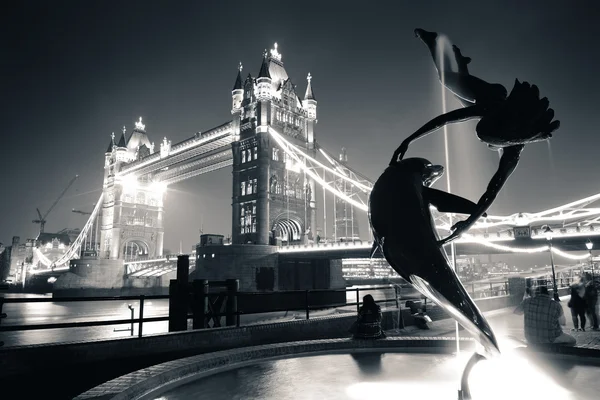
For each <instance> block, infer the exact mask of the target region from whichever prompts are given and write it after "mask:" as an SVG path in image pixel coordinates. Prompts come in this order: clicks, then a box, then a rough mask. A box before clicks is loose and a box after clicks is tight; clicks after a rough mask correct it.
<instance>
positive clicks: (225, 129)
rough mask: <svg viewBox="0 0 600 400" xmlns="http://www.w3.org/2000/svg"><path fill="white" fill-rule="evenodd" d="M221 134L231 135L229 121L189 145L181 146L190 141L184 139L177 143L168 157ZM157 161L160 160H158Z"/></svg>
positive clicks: (126, 170)
mask: <svg viewBox="0 0 600 400" xmlns="http://www.w3.org/2000/svg"><path fill="white" fill-rule="evenodd" d="M221 133H226V134H229V135H231V134H232V131H231V121H230V122H226V123H224V124H223V125H221V126H218V127H216V128H214V130H210V131H208V132H204V134H203V135H202V136H204V135H206V136H205V137H201V138H200V139H198V140H195V141H191V142H190V144H189V145H183V143H185V142H186V141H187V140H190V139H186V140H184V141H183V142H181V143H177V144H175V145H173V146H171V152H170V153H169V156H171V155H176V154H179V153H181V152H183V151H186V150H189V149H191V148H194V147H196V146H200V145H202V144H204V143H206V142H207V141H210V140H213V139H215V138H214V137H215V136H217V135H219V134H221ZM177 146H181V147H177ZM157 153H158V152H157ZM155 154H156V153H155ZM159 160H160V158H159ZM156 161H157V160H156V159H155V158H153V159H152V160H146V161H141V162H140V163H139V164H136V165H131V166H129V168H125V169H123V171H121V173H122V174H125V173H131V172H134V171H135V170H137V169H140V168H142V167H145V166H147V165H149V164H151V163H153V162H156Z"/></svg>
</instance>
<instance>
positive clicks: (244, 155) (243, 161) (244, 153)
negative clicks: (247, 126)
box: [242, 150, 246, 164]
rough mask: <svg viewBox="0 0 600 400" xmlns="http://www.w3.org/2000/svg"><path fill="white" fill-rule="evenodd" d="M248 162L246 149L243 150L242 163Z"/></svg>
mask: <svg viewBox="0 0 600 400" xmlns="http://www.w3.org/2000/svg"><path fill="white" fill-rule="evenodd" d="M245 162H246V150H242V164H243V163H245Z"/></svg>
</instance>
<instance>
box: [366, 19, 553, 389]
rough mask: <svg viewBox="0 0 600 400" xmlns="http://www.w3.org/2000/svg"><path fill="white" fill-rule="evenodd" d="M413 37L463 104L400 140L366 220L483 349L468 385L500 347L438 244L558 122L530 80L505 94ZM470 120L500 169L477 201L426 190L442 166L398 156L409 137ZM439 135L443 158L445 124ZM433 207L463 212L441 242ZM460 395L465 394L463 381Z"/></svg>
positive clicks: (402, 267)
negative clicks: (497, 156) (527, 147)
mask: <svg viewBox="0 0 600 400" xmlns="http://www.w3.org/2000/svg"><path fill="white" fill-rule="evenodd" d="M415 36H416V37H418V38H420V39H421V40H422V41H423V43H424V44H425V45H426V46H427V48H428V49H429V51H430V53H431V56H432V58H433V61H434V63H435V66H436V69H437V72H438V77H439V79H440V81H441V83H442V85H443V86H444V87H445V88H446V89H448V90H450V91H451V92H452V93H453V94H454V95H455V96H456V97H457V98H458V100H459V101H460V102H461V103H462V104H463V106H464V108H461V109H458V110H454V111H450V112H446V109H445V101H443V105H444V114H442V115H440V116H438V117H435V118H434V119H432V120H431V121H429V122H428V123H426V124H425V125H423V127H421V128H420V129H418V130H417V131H416V132H415V133H413V134H412V135H410V136H409V137H408V138H407V139H405V140H404V141H403V142H402V144H401V145H400V147H399V148H398V149H397V150H396V151H395V152H394V155H393V157H392V160H391V161H390V165H389V167H388V168H387V169H386V170H385V171H384V172H383V174H382V175H381V176H380V177H379V179H378V180H377V182H376V183H375V185H374V187H373V191H372V192H371V196H370V199H369V218H370V222H371V227H372V229H373V236H374V238H375V241H376V244H377V246H378V247H379V249H380V250H381V252H382V253H383V254H384V256H385V258H386V260H387V261H388V263H389V264H390V265H391V266H392V268H394V269H395V270H396V271H397V272H398V273H399V274H400V275H401V276H402V277H403V278H404V279H406V280H408V281H409V282H410V283H412V284H413V285H414V286H415V288H416V289H417V290H419V291H420V292H421V293H422V294H423V295H425V296H427V297H428V298H430V299H431V300H432V301H434V302H435V303H437V304H438V305H439V306H440V307H441V308H443V309H444V310H445V311H446V312H447V313H448V314H449V315H451V316H452V317H453V318H454V319H455V320H456V321H457V322H458V323H460V324H461V325H462V326H463V327H464V328H465V329H466V330H467V331H469V332H470V333H471V334H472V335H473V336H474V337H475V338H476V340H477V341H478V342H479V343H480V344H481V345H482V346H483V351H482V353H483V354H478V353H475V354H474V355H473V357H472V358H471V360H470V361H469V363H468V365H467V367H466V368H465V373H464V376H463V379H462V382H463V383H466V382H467V381H468V374H469V371H470V370H471V369H472V367H473V366H474V365H475V364H476V363H477V362H478V361H479V360H480V359H483V358H484V357H490V356H497V355H499V354H500V348H499V346H498V341H497V339H496V336H495V335H494V332H493V331H492V329H491V328H490V326H489V324H488V323H487V321H486V319H485V317H484V316H483V315H482V314H481V312H480V311H479V309H478V308H477V306H476V305H475V303H474V301H473V300H472V299H471V297H470V296H469V295H468V294H467V291H466V290H465V289H464V287H463V285H462V284H461V282H460V280H459V279H458V276H457V275H456V272H455V271H454V269H453V266H454V264H455V263H454V261H455V260H454V258H455V255H454V248H453V247H452V248H451V252H452V257H453V262H452V263H450V261H449V260H448V256H447V254H446V252H445V250H444V248H443V246H444V245H445V244H451V243H452V241H453V240H455V239H456V238H458V237H460V235H461V234H462V233H464V232H466V231H467V230H468V229H469V228H470V227H471V226H472V225H473V224H474V223H475V222H476V221H477V220H478V219H479V218H480V217H482V216H485V213H486V211H487V209H488V208H489V207H490V206H491V205H492V203H493V201H494V200H495V198H496V196H497V195H498V193H499V192H500V190H501V189H502V187H503V186H504V184H505V183H506V181H507V179H508V178H509V176H510V175H511V174H512V173H513V171H514V170H515V168H516V167H517V164H518V162H519V159H520V157H521V152H522V151H523V149H524V147H525V145H526V144H529V143H534V142H540V141H546V140H548V139H550V138H551V137H552V132H554V131H555V130H556V129H558V127H559V126H560V122H559V121H553V119H554V111H553V110H552V109H551V108H549V102H548V99H547V98H542V99H540V97H539V90H538V88H537V87H536V86H535V85H530V84H529V83H527V82H523V83H521V82H519V81H518V80H516V81H515V85H514V87H513V89H512V91H511V93H510V95H508V96H507V91H506V89H505V88H504V86H502V85H500V84H492V83H488V82H486V81H484V80H482V79H480V78H478V77H475V76H473V75H471V74H470V73H469V70H468V64H469V63H470V62H471V58H469V57H465V56H464V55H463V54H462V52H461V50H460V48H459V47H458V46H455V45H454V46H452V49H453V52H454V57H455V61H456V64H457V66H458V71H452V70H451V69H450V68H449V66H450V58H449V56H448V55H447V54H446V53H445V52H443V40H444V39H442V38H443V37H442V36H440V35H438V33H436V32H428V31H425V30H423V29H415ZM443 100H445V98H443ZM471 119H479V123H478V124H477V128H476V133H477V137H478V138H479V139H480V140H481V141H482V142H484V143H486V144H487V145H488V146H489V147H490V148H491V149H492V150H496V151H498V152H499V153H500V154H501V157H500V165H499V167H498V170H497V172H496V173H495V174H494V176H493V177H492V179H491V181H490V183H489V184H488V188H487V190H486V192H485V193H484V194H483V195H482V196H481V198H480V199H479V201H478V202H477V203H476V204H475V203H472V202H470V201H469V200H467V199H463V198H461V197H459V196H456V195H453V194H451V193H449V192H450V180H449V178H448V184H447V188H448V192H442V191H439V190H437V189H433V188H431V187H430V186H431V185H432V184H433V182H434V181H435V180H436V179H438V178H439V177H440V176H441V174H442V173H443V168H442V167H441V166H434V165H432V164H431V163H430V162H429V161H427V160H424V159H420V158H409V159H404V155H405V154H406V152H407V150H408V146H409V145H410V143H411V142H412V141H414V140H417V139H419V138H421V137H423V136H425V135H428V134H430V133H431V132H434V131H436V130H438V129H440V128H442V127H443V128H445V127H446V126H447V124H450V123H455V122H463V121H468V120H471ZM444 135H445V150H446V163H447V162H448V140H447V131H446V130H445V129H444ZM431 205H434V206H436V208H437V209H438V211H440V212H447V213H450V215H452V214H454V213H459V214H468V215H469V216H468V218H467V219H466V220H461V221H457V222H456V223H454V225H453V226H452V227H451V230H452V232H451V234H450V235H449V236H448V237H446V238H444V239H441V240H440V238H439V236H438V233H437V231H436V229H435V225H434V224H433V220H432V217H431V213H430V206H431ZM457 339H458V328H457ZM457 343H458V342H457ZM459 396H460V397H461V398H465V399H466V398H470V395H469V391H468V388H467V387H464V385H463V389H462V390H461V391H460V392H459Z"/></svg>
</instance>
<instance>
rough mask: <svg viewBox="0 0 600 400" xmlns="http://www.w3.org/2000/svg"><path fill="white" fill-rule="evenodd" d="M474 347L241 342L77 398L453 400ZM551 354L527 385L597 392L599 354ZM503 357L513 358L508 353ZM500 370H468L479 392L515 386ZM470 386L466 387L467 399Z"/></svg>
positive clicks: (391, 341)
mask: <svg viewBox="0 0 600 400" xmlns="http://www.w3.org/2000/svg"><path fill="white" fill-rule="evenodd" d="M474 347H475V346H474V342H473V341H472V340H470V339H463V340H461V349H464V350H465V351H464V352H461V355H460V356H459V357H456V355H453V354H452V352H453V351H454V350H455V348H456V342H455V341H454V339H453V338H416V337H415V338H410V337H401V338H388V339H385V340H377V341H356V340H350V339H327V340H315V341H303V342H290V343H281V344H275V345H266V346H256V347H248V348H241V349H234V350H228V351H221V352H215V353H210V354H203V355H199V356H194V357H188V358H185V359H180V360H175V361H171V362H167V363H163V364H159V365H155V366H153V367H150V368H146V369H143V370H140V371H136V372H134V373H131V374H128V375H125V376H123V377H120V378H117V379H115V380H113V381H110V382H107V383H105V384H103V385H100V386H98V387H96V388H94V389H92V390H90V391H88V392H86V393H84V394H82V395H80V396H78V397H77V399H93V398H98V399H99V398H103V399H139V400H142V399H153V400H159V399H160V400H183V399H199V398H211V399H215V400H218V399H227V400H229V399H245V400H251V399H256V400H258V399H281V398H285V399H312V398H326V399H349V400H351V399H367V398H376V399H381V398H382V396H390V395H392V396H394V397H398V396H399V395H402V396H403V398H419V399H428V398H435V399H445V398H447V399H456V398H457V392H458V387H459V386H458V385H459V381H460V375H461V373H462V369H463V367H464V365H465V364H466V361H467V359H468V358H469V357H470V355H471V353H472V351H473V349H474ZM553 357H554V359H555V360H556V364H557V365H559V369H560V372H559V373H558V374H556V373H552V372H549V373H548V374H546V375H548V376H547V379H546V380H543V379H542V380H541V381H540V378H539V376H538V375H539V374H538V375H535V377H534V380H533V381H531V382H530V383H531V387H530V388H531V390H535V393H539V390H540V389H539V387H540V386H539V385H542V386H543V387H545V388H546V389H544V390H552V391H553V393H555V394H557V393H560V394H564V395H565V396H563V397H560V396H559V397H556V396H555V398H564V399H570V398H573V399H575V398H576V399H587V398H590V399H592V398H596V397H595V396H596V394H594V390H599V389H600V388H599V387H595V386H594V385H596V386H598V383H595V380H594V379H593V377H594V376H599V375H600V362H597V361H600V359H591V361H590V360H588V362H587V365H584V364H586V363H583V364H582V363H580V362H578V360H579V358H577V359H573V357H572V356H569V355H565V354H562V355H554V356H553ZM556 357H558V358H556ZM569 357H570V358H569ZM520 361H521V363H522V360H520ZM506 362H513V363H514V360H513V361H511V360H509V359H508V358H507V361H506ZM485 363H487V362H485ZM490 368H492V370H490ZM505 370H506V366H505ZM510 370H513V371H512V372H513V374H512V376H510V373H509V374H508V375H509V378H510V379H513V380H515V379H516V380H518V379H519V376H516V377H515V376H514V372H515V368H514V365H511V366H509V367H508V371H509V372H510ZM505 372H506V371H505ZM492 374H493V379H491V378H492V376H491V375H492ZM502 374H503V372H501V371H500V372H499V370H498V366H497V365H491V364H490V365H489V366H487V367H486V368H481V369H479V370H477V369H474V371H473V375H476V376H477V382H475V383H478V385H475V386H477V389H478V390H479V393H481V388H482V387H484V388H486V387H488V386H489V383H490V382H487V380H495V381H496V383H500V384H501V385H502V386H503V387H505V388H506V387H511V384H512V387H514V386H515V382H514V381H513V382H503V381H502V377H501V376H502ZM560 374H563V375H564V376H566V377H567V378H568V379H566V380H567V381H568V382H566V383H565V382H563V381H564V380H565V379H562V381H561V382H554V383H553V379H554V378H555V377H556V376H559V377H560ZM521 375H522V374H521ZM542 375H543V374H542ZM482 376H483V378H482ZM487 377H489V378H490V379H487ZM484 381H485V382H484ZM482 383H485V384H483V385H482ZM516 383H517V384H518V382H516ZM552 385H555V386H557V387H558V388H559V389H556V388H553V387H552ZM577 388H579V389H581V390H579V391H577ZM517 389H518V390H517V391H518V392H519V393H522V394H527V392H528V390H526V389H527V388H517ZM586 390H587V392H586ZM476 392H477V391H475V390H473V395H474V398H476V397H475V395H476ZM596 393H597V392H596ZM527 396H529V394H527ZM513 397H514V396H513ZM485 398H486V399H490V398H491V397H489V396H487V395H486V397H485ZM517 398H520V397H518V396H517V397H515V399H517Z"/></svg>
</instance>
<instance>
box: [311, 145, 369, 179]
mask: <svg viewBox="0 0 600 400" xmlns="http://www.w3.org/2000/svg"><path fill="white" fill-rule="evenodd" d="M317 146H318V147H319V151H320V152H321V154H322V155H323V156H324V157H325V158H326V159H327V161H329V163H330V164H331V165H333V166H335V167H336V168H338V169H340V170H341V171H340V172H342V173H343V174H344V175H346V172H345V171H348V172H350V173H351V174H354V176H356V177H357V178H360V179H362V180H364V181H365V182H367V183H368V184H369V185H371V187H372V186H373V182H371V180H370V179H368V178H366V177H365V176H363V175H362V174H360V173H358V172H356V171H354V170H353V169H352V168H350V167H349V166H348V165H347V164H342V163H340V162H339V161H336V160H335V157H332V156H330V155H329V154H328V153H327V152H326V151H325V150H324V149H323V147H321V145H319V144H318V143H317Z"/></svg>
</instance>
